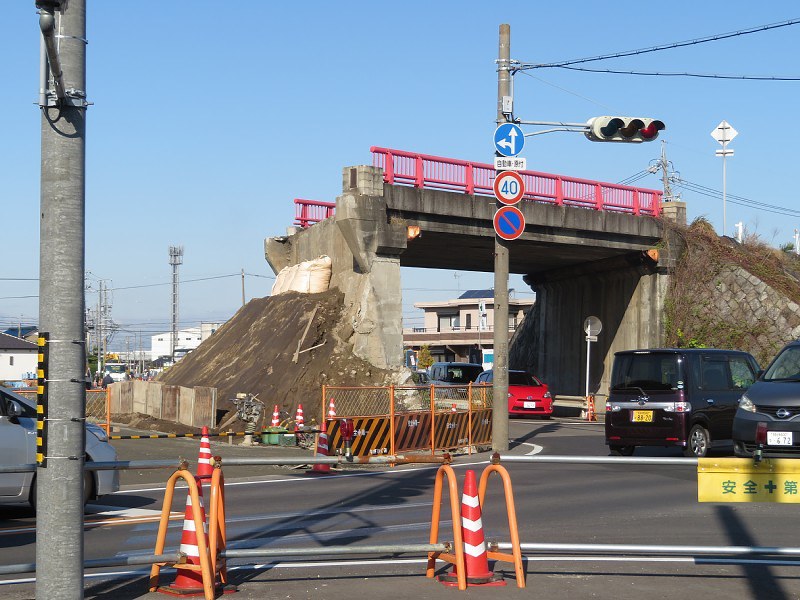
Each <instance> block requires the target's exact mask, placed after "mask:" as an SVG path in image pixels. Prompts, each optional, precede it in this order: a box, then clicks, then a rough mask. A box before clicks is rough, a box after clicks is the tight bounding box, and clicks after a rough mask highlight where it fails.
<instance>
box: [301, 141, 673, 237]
mask: <svg viewBox="0 0 800 600" xmlns="http://www.w3.org/2000/svg"><path fill="white" fill-rule="evenodd" d="M370 152H371V153H372V165H373V166H375V167H380V168H382V169H383V181H384V182H385V183H388V184H390V185H395V184H398V185H413V186H414V187H418V188H429V189H441V190H446V191H450V192H463V193H464V194H470V195H473V194H477V195H482V196H493V195H494V190H493V188H492V186H493V183H494V178H495V174H496V171H495V168H494V165H490V164H488V163H477V162H472V161H467V160H458V159H456V158H445V157H442V156H433V155H430V154H420V153H418V152H407V151H405V150H393V149H391V148H381V147H379V146H372V147H371V148H370ZM519 174H520V175H521V176H522V179H523V181H524V182H525V195H524V196H523V200H529V201H533V202H545V203H548V204H556V205H558V206H575V207H580V208H588V209H592V210H606V211H613V212H624V213H630V214H634V215H650V216H653V217H658V216H659V215H660V214H661V199H662V197H663V195H664V194H663V192H661V191H659V190H651V189H647V188H638V187H632V186H628V185H619V184H616V183H606V182H602V181H592V180H590V179H580V178H578V177H567V176H564V175H554V174H552V173H541V172H539V171H519ZM294 204H295V220H294V223H295V225H299V226H300V227H309V226H310V225H313V224H314V223H318V222H319V221H322V220H323V219H327V218H328V217H332V216H333V215H334V212H335V210H336V203H335V202H321V201H319V200H304V199H302V198H295V200H294Z"/></svg>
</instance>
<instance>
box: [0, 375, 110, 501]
mask: <svg viewBox="0 0 800 600" xmlns="http://www.w3.org/2000/svg"><path fill="white" fill-rule="evenodd" d="M86 460H87V461H96V462H107V461H116V460H117V451H116V450H114V447H113V446H112V445H111V444H109V443H108V437H107V436H106V432H105V431H104V430H103V429H101V428H100V427H98V426H97V425H94V424H92V423H86ZM35 463H36V405H35V403H34V402H33V401H31V400H28V399H27V398H25V397H23V396H20V395H19V394H15V393H14V392H12V391H11V390H9V389H6V388H4V387H0V465H4V466H12V465H13V466H17V465H30V464H35ZM35 476H36V473H34V472H28V473H0V505H2V504H20V503H25V502H29V503H30V504H35V503H36V490H35V484H34V478H35ZM117 490H119V472H118V471H116V470H110V471H107V470H104V471H85V472H84V494H83V499H84V504H85V503H86V502H88V501H89V500H92V499H94V498H98V497H100V496H103V495H105V494H111V493H114V492H116V491H117Z"/></svg>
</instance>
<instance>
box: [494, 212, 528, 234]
mask: <svg viewBox="0 0 800 600" xmlns="http://www.w3.org/2000/svg"><path fill="white" fill-rule="evenodd" d="M523 231H525V217H524V216H523V215H522V211H521V210H520V209H518V208H517V207H516V206H502V207H500V208H498V209H497V212H496V213H494V232H495V233H496V234H497V236H498V237H500V238H502V239H504V240H515V239H517V238H518V237H519V236H521V235H522V232H523Z"/></svg>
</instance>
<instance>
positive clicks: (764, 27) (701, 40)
mask: <svg viewBox="0 0 800 600" xmlns="http://www.w3.org/2000/svg"><path fill="white" fill-rule="evenodd" d="M798 23H800V19H789V20H787V21H779V22H777V23H769V24H767V25H759V26H757V27H751V28H749V29H742V30H739V31H731V32H728V33H720V34H715V35H709V36H706V37H702V38H695V39H692V40H684V41H682V42H671V43H669V44H662V45H660V46H651V47H649V48H639V49H637V50H625V51H623V52H614V53H612V54H602V55H600V56H592V57H587V58H576V59H571V60H564V61H559V62H552V63H538V64H537V63H519V64H518V65H515V66H514V67H512V71H522V70H526V69H545V68H554V67H566V66H567V65H575V64H580V63H587V62H594V61H598V60H608V59H612V58H622V57H625V56H637V55H640V54H648V53H651V52H660V51H662V50H672V49H674V48H682V47H685V46H695V45H698V44H704V43H707V42H717V41H720V40H724V39H728V38H733V37H738V36H743V35H748V34H751V33H760V32H762V31H768V30H770V29H778V28H780V27H788V26H791V25H797V24H798Z"/></svg>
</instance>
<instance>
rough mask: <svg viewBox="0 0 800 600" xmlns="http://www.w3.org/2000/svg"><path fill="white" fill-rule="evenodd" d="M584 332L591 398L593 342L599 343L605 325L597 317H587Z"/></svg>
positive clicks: (587, 383)
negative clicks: (590, 367) (590, 361)
mask: <svg viewBox="0 0 800 600" xmlns="http://www.w3.org/2000/svg"><path fill="white" fill-rule="evenodd" d="M583 330H584V331H585V332H586V397H587V398H588V397H589V355H590V351H591V347H592V342H596V341H597V334H599V333H600V332H601V331H603V323H602V322H601V321H600V319H598V318H597V317H586V319H585V320H584V322H583Z"/></svg>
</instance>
